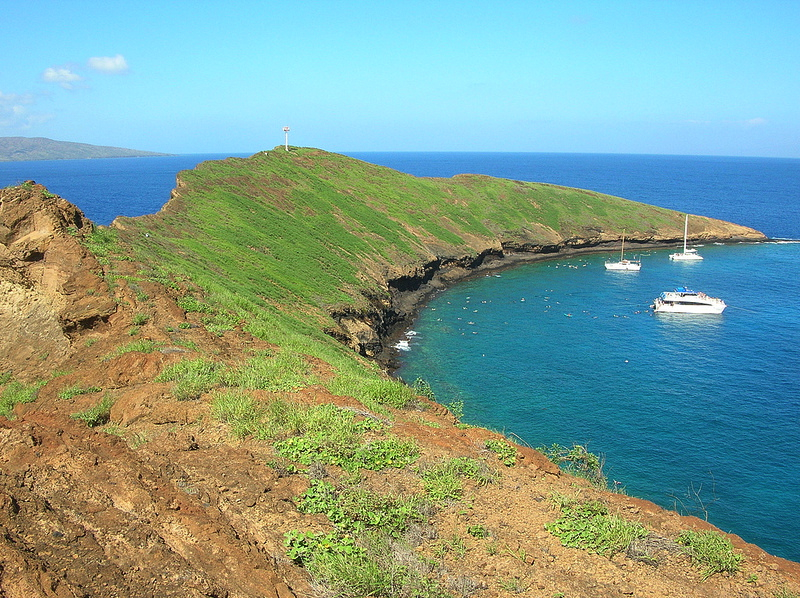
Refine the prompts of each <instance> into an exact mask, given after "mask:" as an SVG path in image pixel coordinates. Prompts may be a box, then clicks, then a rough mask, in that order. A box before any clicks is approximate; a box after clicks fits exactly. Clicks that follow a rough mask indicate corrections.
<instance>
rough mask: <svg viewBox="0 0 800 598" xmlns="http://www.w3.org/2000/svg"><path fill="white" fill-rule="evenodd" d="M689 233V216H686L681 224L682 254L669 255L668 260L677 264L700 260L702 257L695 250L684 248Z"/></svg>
mask: <svg viewBox="0 0 800 598" xmlns="http://www.w3.org/2000/svg"><path fill="white" fill-rule="evenodd" d="M688 232H689V214H686V220H685V221H684V223H683V253H670V254H669V259H671V260H677V261H679V262H692V261H696V260H702V259H703V256H702V255H700V254H699V253H697V249H694V248H693V247H689V248H688V249H687V247H686V235H687V233H688Z"/></svg>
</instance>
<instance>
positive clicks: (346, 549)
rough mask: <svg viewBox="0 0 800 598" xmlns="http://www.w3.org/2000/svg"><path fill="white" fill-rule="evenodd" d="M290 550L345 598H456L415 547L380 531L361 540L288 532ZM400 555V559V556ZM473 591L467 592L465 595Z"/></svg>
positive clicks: (319, 583) (320, 580) (324, 585)
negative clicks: (399, 556) (417, 553)
mask: <svg viewBox="0 0 800 598" xmlns="http://www.w3.org/2000/svg"><path fill="white" fill-rule="evenodd" d="M286 545H287V547H288V551H287V554H288V555H289V557H290V558H293V559H294V560H295V561H296V562H298V563H300V564H302V565H303V566H304V567H306V569H307V570H308V572H309V573H310V574H311V576H312V579H313V581H314V585H316V586H318V587H322V588H324V589H325V590H326V591H325V592H324V593H325V594H326V595H331V596H338V597H340V598H362V597H364V596H373V597H376V598H405V597H408V598H452V594H450V593H449V592H447V591H446V590H444V589H443V588H442V587H441V586H440V585H439V583H438V581H437V580H436V579H434V578H433V577H432V575H431V572H430V565H429V564H428V563H426V562H423V561H422V560H421V559H420V558H419V557H418V556H417V555H416V554H415V553H414V551H413V550H411V549H409V548H408V547H407V546H405V545H404V544H403V543H402V542H400V541H398V540H397V539H394V538H391V537H389V536H387V535H386V534H382V533H380V532H378V531H371V530H370V531H367V532H365V533H364V534H362V535H361V536H360V537H359V538H358V540H354V539H353V537H352V536H351V535H348V534H341V533H337V532H333V533H329V534H312V533H305V532H299V531H292V532H289V533H288V534H286ZM398 554H399V555H401V558H397V555H398ZM463 595H468V594H463Z"/></svg>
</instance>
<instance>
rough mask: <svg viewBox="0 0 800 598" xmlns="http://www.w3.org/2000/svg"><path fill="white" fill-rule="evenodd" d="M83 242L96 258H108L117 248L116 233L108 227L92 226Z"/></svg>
mask: <svg viewBox="0 0 800 598" xmlns="http://www.w3.org/2000/svg"><path fill="white" fill-rule="evenodd" d="M83 243H84V245H85V246H86V248H87V249H88V250H89V251H91V252H92V253H93V254H94V255H95V256H97V257H98V258H108V257H110V256H111V254H112V252H114V251H115V250H116V249H117V234H116V231H114V230H113V229H110V228H106V227H94V230H92V232H91V234H89V235H87V236H86V237H85V238H84V241H83Z"/></svg>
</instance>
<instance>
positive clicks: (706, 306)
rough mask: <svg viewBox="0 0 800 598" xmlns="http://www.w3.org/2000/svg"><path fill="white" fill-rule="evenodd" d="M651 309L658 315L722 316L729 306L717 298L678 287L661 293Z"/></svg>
mask: <svg viewBox="0 0 800 598" xmlns="http://www.w3.org/2000/svg"><path fill="white" fill-rule="evenodd" d="M650 307H651V308H652V309H653V311H654V312H656V313H673V314H721V313H722V312H723V311H725V308H726V307H728V306H727V305H726V304H725V302H724V301H723V300H722V299H719V298H717V297H709V296H708V295H706V294H705V293H697V292H695V291H692V290H691V289H687V288H685V287H678V288H677V289H675V290H674V291H664V292H663V293H661V295H659V296H658V297H656V299H655V300H654V301H653V305H651V306H650Z"/></svg>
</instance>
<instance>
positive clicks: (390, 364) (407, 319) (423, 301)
mask: <svg viewBox="0 0 800 598" xmlns="http://www.w3.org/2000/svg"><path fill="white" fill-rule="evenodd" d="M703 242H704V243H721V244H723V245H739V244H742V243H747V244H756V243H770V242H784V243H785V242H800V239H798V240H795V239H772V238H768V237H766V236H765V237H764V238H763V239H759V240H752V239H744V238H741V239H703ZM609 245H610V244H609ZM640 246H641V247H640V248H641V249H643V250H644V249H646V250H650V249H668V248H674V246H675V243H674V242H672V241H671V242H660V241H656V242H647V243H641V244H640ZM617 249H618V247H613V246H609V247H601V246H600V245H594V246H591V247H565V246H562V247H559V248H558V249H557V250H556V251H542V250H539V251H514V250H511V251H504V252H503V253H502V254H487V255H486V256H484V258H483V259H481V260H480V261H479V262H478V263H477V264H476V265H474V266H472V267H468V266H464V265H458V266H449V267H446V268H442V267H439V268H437V269H436V270H435V271H434V272H433V274H432V276H431V277H430V280H429V281H428V282H423V283H421V284H419V285H418V286H416V287H415V288H412V289H408V290H399V289H396V288H394V287H393V286H392V282H393V281H389V288H390V290H391V292H392V298H391V305H390V307H389V308H387V309H386V310H385V312H386V313H384V317H386V316H387V315H389V314H390V313H391V314H395V315H394V317H391V316H390V317H389V318H388V319H389V320H390V321H391V324H390V325H389V326H388V328H387V330H386V331H385V332H383V333H381V330H380V329H378V327H375V332H376V334H377V335H378V337H379V338H380V342H381V347H382V348H381V351H380V352H379V353H377V354H376V355H375V356H374V358H373V359H374V360H375V361H376V362H377V363H378V365H379V366H380V367H381V368H382V369H383V370H384V371H385V372H386V373H387V374H389V375H390V376H391V377H392V378H397V379H401V378H399V377H398V376H396V375H395V373H396V372H397V370H398V369H399V368H400V366H401V364H400V363H399V361H400V360H399V357H400V355H401V351H400V350H399V349H397V348H396V347H395V344H396V343H397V342H398V341H399V340H400V339H401V338H402V337H403V336H404V334H405V332H406V331H407V330H409V328H410V327H411V325H412V324H413V322H414V321H415V320H416V319H417V317H418V316H419V314H420V312H421V311H422V310H423V309H425V307H426V306H427V305H428V303H429V302H430V301H431V300H432V299H433V298H434V297H435V296H436V295H438V294H439V293H441V292H443V291H445V290H447V289H449V288H451V287H453V286H455V285H457V284H459V283H461V282H466V281H468V280H473V279H475V278H478V277H480V276H484V275H489V274H493V273H497V272H503V271H505V270H509V269H511V268H515V267H517V266H522V265H525V264H530V263H535V262H540V261H548V260H556V259H562V258H571V257H574V256H577V255H591V254H600V253H612V252H614V251H616V250H617ZM457 261H458V262H459V263H461V262H462V261H463V262H467V258H461V260H457ZM473 263H474V260H473Z"/></svg>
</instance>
